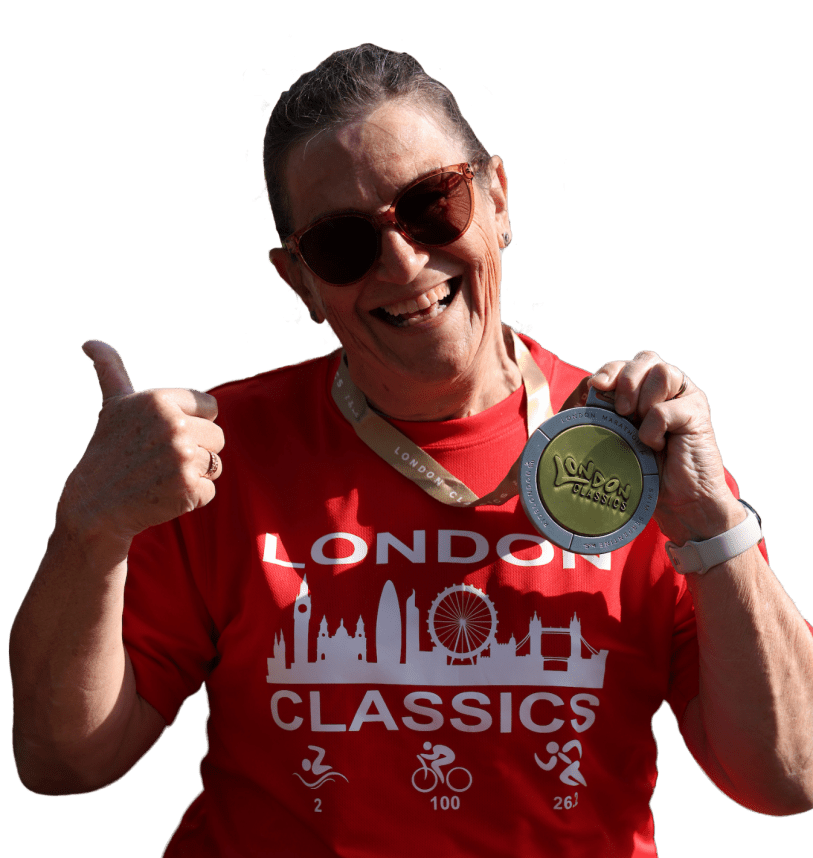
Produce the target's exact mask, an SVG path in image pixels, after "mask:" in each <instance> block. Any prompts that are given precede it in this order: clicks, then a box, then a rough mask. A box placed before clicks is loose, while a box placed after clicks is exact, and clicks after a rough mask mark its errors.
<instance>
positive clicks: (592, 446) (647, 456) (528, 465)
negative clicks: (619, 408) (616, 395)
mask: <svg viewBox="0 0 813 858" xmlns="http://www.w3.org/2000/svg"><path fill="white" fill-rule="evenodd" d="M520 497H521V499H522V504H523V507H524V509H525V512H526V514H527V515H528V518H530V520H531V521H532V522H533V524H534V526H535V527H536V529H537V530H538V531H539V532H540V533H541V534H542V535H543V536H545V537H546V538H547V539H549V540H550V541H551V542H553V543H554V544H555V545H558V546H559V547H561V548H564V549H566V550H568V551H573V552H574V553H577V554H603V553H606V552H608V551H612V550H614V549H616V548H620V547H621V546H622V545H626V544H627V543H628V542H630V541H632V540H633V539H634V538H635V537H636V536H637V535H638V534H639V533H640V532H641V531H642V530H643V529H644V527H645V526H646V524H647V522H648V521H649V519H650V518H651V517H652V513H653V512H654V511H655V504H656V502H657V499H658V467H657V462H656V460H655V456H654V454H653V453H652V450H650V449H649V447H647V446H646V445H644V444H643V443H641V441H640V439H639V438H638V431H637V429H636V428H635V426H634V425H633V424H632V423H630V422H629V420H626V419H625V418H623V417H619V416H618V415H617V414H616V413H615V412H614V411H612V410H611V409H609V408H605V407H597V406H584V407H580V408H571V409H569V410H568V411H563V412H561V413H560V414H557V415H556V416H555V417H552V418H551V419H550V420H548V421H546V422H545V423H543V424H542V426H540V427H539V429H537V430H536V431H535V432H534V433H533V434H532V435H531V437H530V438H529V439H528V443H527V444H526V446H525V451H524V452H523V456H522V466H521V470H520Z"/></svg>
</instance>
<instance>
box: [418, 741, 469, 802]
mask: <svg viewBox="0 0 813 858" xmlns="http://www.w3.org/2000/svg"><path fill="white" fill-rule="evenodd" d="M423 749H424V750H425V751H429V752H430V753H428V754H418V760H419V761H420V763H421V767H420V768H418V769H416V770H415V771H414V772H413V773H412V786H414V787H415V789H416V790H418V792H431V791H432V790H433V789H434V788H435V787H436V786H437V785H438V783H442V784H445V785H446V786H447V787H448V788H449V789H450V790H452V791H453V792H465V791H466V790H467V789H468V788H469V787H470V786H471V781H472V777H471V772H470V771H469V770H468V769H464V768H463V767H462V766H455V767H454V768H453V769H449V770H448V771H447V772H446V773H445V775H444V772H443V766H449V765H451V764H452V763H453V762H454V759H455V755H454V751H453V750H452V749H451V748H449V747H448V746H447V745H432V743H431V742H424V743H423ZM427 763H431V766H427V765H426V764H427Z"/></svg>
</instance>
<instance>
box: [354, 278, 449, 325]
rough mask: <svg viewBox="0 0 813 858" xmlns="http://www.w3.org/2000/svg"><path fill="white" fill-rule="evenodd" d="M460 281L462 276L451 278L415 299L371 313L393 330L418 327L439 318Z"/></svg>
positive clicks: (389, 305) (399, 302)
mask: <svg viewBox="0 0 813 858" xmlns="http://www.w3.org/2000/svg"><path fill="white" fill-rule="evenodd" d="M462 280H463V277H462V275H461V276H458V277H452V278H451V279H450V280H447V281H446V282H445V283H441V284H439V285H438V286H435V287H434V288H433V289H430V290H429V291H428V292H424V293H423V295H418V297H417V298H409V299H407V300H406V301H398V302H397V303H395V304H388V305H387V306H386V307H378V308H377V309H375V310H372V311H371V312H372V314H373V315H374V316H375V317H376V318H377V319H381V321H382V322H386V323H387V324H388V325H392V326H393V327H395V328H408V327H411V326H412V325H418V324H420V323H421V322H426V321H428V320H429V319H434V318H435V316H439V315H440V314H441V313H442V312H443V311H444V310H445V309H446V308H447V307H448V306H449V304H450V303H451V302H452V299H453V298H454V296H455V295H456V294H457V291H458V289H459V288H460V283H461V282H462Z"/></svg>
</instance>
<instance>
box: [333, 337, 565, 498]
mask: <svg viewBox="0 0 813 858" xmlns="http://www.w3.org/2000/svg"><path fill="white" fill-rule="evenodd" d="M511 336H512V337H513V340H514V357H515V359H516V362H517V366H518V367H519V371H520V374H521V375H522V383H523V384H524V385H525V399H526V403H527V411H526V423H527V427H528V437H530V436H531V434H532V433H533V432H534V430H535V429H536V428H537V427H538V426H540V425H541V424H542V422H543V421H545V420H547V419H548V418H549V417H552V416H553V410H552V408H551V404H550V387H549V386H548V380H547V379H546V378H545V375H544V373H543V372H542V370H541V369H540V368H539V367H538V366H537V365H536V361H535V360H534V359H533V357H532V356H531V353H530V351H528V348H527V347H526V345H525V343H523V342H522V340H520V338H519V337H518V336H517V335H516V334H515V333H514V331H511ZM332 393H333V400H334V401H335V403H336V405H338V407H339V410H340V411H341V412H342V414H343V415H344V417H345V418H346V419H347V420H348V422H349V423H350V424H351V426H352V427H353V428H354V429H355V430H356V434H357V435H358V437H359V438H360V439H361V440H362V441H364V443H365V444H366V445H367V446H368V447H369V448H370V449H371V450H373V451H374V452H375V453H377V454H378V455H379V456H380V457H381V458H382V459H383V460H384V461H385V462H387V463H388V464H389V465H391V466H392V467H393V468H395V470H396V471H398V472H399V473H401V474H403V475H404V476H405V477H407V478H408V479H410V480H412V482H413V483H416V484H417V485H418V486H419V487H420V488H422V489H423V490H424V491H425V492H426V493H427V494H429V495H431V496H432V497H433V498H435V500H438V501H440V502H441V503H445V504H449V505H452V506H455V505H459V506H486V505H491V506H501V505H502V504H504V503H505V502H506V501H507V500H509V498H512V497H514V495H515V494H517V492H518V490H519V487H518V486H519V483H518V475H519V465H520V460H521V459H522V456H520V457H519V458H518V459H517V460H516V462H514V464H513V465H512V467H511V469H510V470H509V472H508V474H506V476H505V477H504V479H503V480H502V481H501V482H500V484H499V485H498V486H497V488H495V489H494V490H493V491H490V492H489V493H488V494H487V495H484V496H483V497H481V498H478V497H477V495H476V494H474V492H473V491H472V490H471V489H470V488H469V487H468V486H467V485H466V484H465V483H463V482H461V481H460V480H458V479H457V477H455V476H454V474H451V473H449V471H447V470H446V468H444V467H443V465H441V464H439V463H438V462H436V461H435V459H433V458H432V456H430V455H429V454H428V453H427V452H426V451H425V450H423V449H422V448H421V447H419V446H418V445H417V444H415V443H414V442H413V441H411V440H410V439H409V438H407V436H406V435H404V433H403V432H401V431H399V430H398V429H396V428H395V427H394V426H393V425H392V424H391V423H388V422H387V421H386V420H385V419H384V418H383V417H381V416H379V415H378V414H376V412H375V411H373V409H372V408H371V407H370V405H369V403H368V402H367V399H366V397H365V396H364V394H363V393H362V392H361V390H360V389H359V388H358V387H357V386H356V384H355V382H354V381H353V380H352V379H351V378H350V372H349V371H348V369H347V365H346V363H345V354H344V353H342V356H341V358H340V360H339V368H338V369H337V370H336V376H335V378H334V379H333V388H332Z"/></svg>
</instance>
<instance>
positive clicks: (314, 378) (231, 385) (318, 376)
mask: <svg viewBox="0 0 813 858" xmlns="http://www.w3.org/2000/svg"><path fill="white" fill-rule="evenodd" d="M336 356H337V353H336V352H333V353H331V354H328V355H322V356H321V357H317V358H311V359H310V360H306V361H303V362H302V363H297V364H291V365H290V366H282V367H278V368H276V369H272V370H268V371H266V372H261V373H258V374H257V375H254V376H250V377H249V378H244V379H239V380H237V381H228V382H225V383H224V384H220V385H218V386H217V387H213V388H212V389H211V390H209V391H208V393H209V394H210V395H212V396H214V397H215V399H216V400H217V403H218V409H219V411H220V413H221V414H222V413H223V412H224V411H226V412H229V413H240V412H242V411H244V410H245V409H249V410H255V409H257V408H258V407H259V408H262V407H263V406H264V405H265V406H271V407H274V408H275V409H278V408H280V407H287V408H295V407H296V406H297V404H304V403H307V402H308V401H313V400H314V399H316V398H319V397H321V395H322V393H323V391H324V389H325V385H326V384H327V377H328V374H329V372H330V369H331V367H332V366H333V365H334V364H335V360H336Z"/></svg>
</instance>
